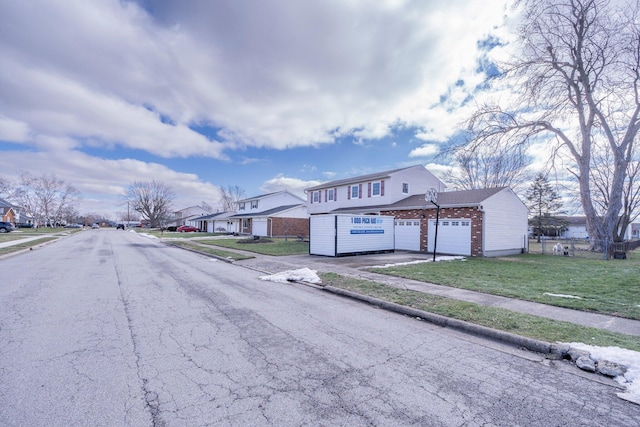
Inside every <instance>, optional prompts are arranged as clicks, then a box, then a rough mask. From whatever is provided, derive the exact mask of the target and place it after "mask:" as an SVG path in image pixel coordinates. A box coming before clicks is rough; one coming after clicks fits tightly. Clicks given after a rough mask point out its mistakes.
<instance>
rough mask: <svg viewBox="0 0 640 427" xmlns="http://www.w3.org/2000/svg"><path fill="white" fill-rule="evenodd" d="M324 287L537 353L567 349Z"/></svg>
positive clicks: (560, 352) (560, 353)
mask: <svg viewBox="0 0 640 427" xmlns="http://www.w3.org/2000/svg"><path fill="white" fill-rule="evenodd" d="M322 289H323V290H325V291H328V292H331V293H333V294H336V295H341V296H345V297H348V298H352V299H355V300H359V301H364V302H367V303H369V304H371V305H374V306H376V307H380V308H382V309H385V310H389V311H393V312H395V313H399V314H404V315H407V316H411V317H418V318H420V319H423V320H426V321H428V322H431V323H433V324H436V325H438V326H442V327H449V328H453V329H457V330H460V331H463V332H469V333H472V334H476V335H480V336H483V337H486V338H490V339H493V340H496V341H500V342H503V343H507V344H511V345H514V346H517V347H522V348H525V349H527V350H530V351H533V352H536V353H543V354H552V355H555V356H563V355H564V354H565V353H566V351H567V349H566V348H565V346H562V345H559V344H552V343H548V342H546V341H540V340H536V339H533V338H527V337H523V336H520V335H516V334H512V333H509V332H504V331H499V330H497V329H492V328H489V327H486V326H481V325H476V324H474V323H469V322H465V321H464V320H458V319H452V318H450V317H446V316H442V315H440V314H434V313H429V312H426V311H422V310H418V309H415V308H411V307H407V306H404V305H400V304H396V303H393V302H388V301H384V300H380V299H377V298H373V297H369V296H366V295H361V294H357V293H355V292H351V291H347V290H345V289H340V288H336V287H333V286H325V287H323V288H322Z"/></svg>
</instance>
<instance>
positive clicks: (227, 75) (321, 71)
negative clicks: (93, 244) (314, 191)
mask: <svg viewBox="0 0 640 427" xmlns="http://www.w3.org/2000/svg"><path fill="white" fill-rule="evenodd" d="M511 11H512V9H511V8H510V5H509V2H508V1H503V0H489V1H484V2H478V1H473V0H432V1H423V0H415V1H413V0H305V1H304V2H301V1H297V0H243V1H237V0H215V1H168V0H167V1H165V0H158V1H154V0H139V1H133V0H92V1H84V0H64V1H63V0H59V1H52V0H30V1H28V2H16V1H13V0H0V164H1V165H2V167H1V168H0V177H2V178H4V179H8V180H12V181H16V180H17V177H18V176H19V175H20V173H22V172H29V173H31V174H35V175H44V174H46V175H54V176H56V177H57V178H59V179H62V180H63V181H64V182H65V183H66V184H70V185H73V186H74V187H75V188H76V189H77V190H78V191H79V192H80V194H81V195H82V199H81V200H80V201H79V203H78V210H79V212H80V213H98V214H103V215H105V216H107V217H111V219H117V218H115V216H116V215H117V212H123V209H126V208H123V206H122V204H121V200H122V195H123V194H124V193H125V191H126V188H127V187H128V186H129V185H131V184H132V183H134V182H148V181H152V180H156V181H160V182H163V183H166V184H168V185H169V186H171V187H172V188H173V189H174V191H175V193H176V200H175V202H174V208H176V210H177V209H182V208H186V207H189V206H194V205H199V204H200V203H201V202H202V201H204V202H206V203H207V204H209V205H210V206H212V207H213V208H214V209H216V208H218V207H219V201H220V188H229V187H231V186H233V187H235V186H237V187H240V188H241V189H243V190H244V195H245V196H246V197H254V196H257V195H261V194H265V193H270V192H274V191H280V190H285V189H287V190H289V191H290V192H292V193H294V194H297V195H299V196H302V197H304V193H303V191H304V189H305V188H308V187H311V186H314V185H317V184H320V183H322V182H325V181H329V180H334V179H342V178H347V177H352V176H358V175H363V174H368V173H374V172H380V171H384V170H390V169H396V168H401V167H405V166H411V165H416V164H422V165H425V166H426V167H427V168H428V169H429V170H431V171H432V172H434V173H435V174H436V175H438V176H440V177H441V178H442V177H443V176H444V175H443V173H444V172H445V171H446V169H447V165H446V164H443V161H442V160H441V159H440V158H438V157H436V155H437V154H438V152H439V150H440V147H442V146H444V145H445V144H447V143H448V142H449V141H451V140H455V138H456V136H457V135H459V133H460V131H461V125H460V123H461V122H462V120H463V119H464V117H465V116H466V115H467V114H468V113H469V111H470V109H471V108H472V107H473V106H474V105H477V102H478V99H479V97H481V96H482V88H483V87H485V86H484V84H483V83H484V81H485V79H486V77H487V75H488V74H490V73H491V72H492V71H494V70H495V67H494V66H493V64H492V62H491V60H490V59H489V58H490V55H491V54H492V51H495V49H496V45H498V43H496V42H495V41H496V40H498V38H500V37H504V36H505V34H509V31H508V30H509V25H510V22H511V21H510V19H509V17H510V13H511ZM511 23H512V22H511ZM0 197H2V195H0Z"/></svg>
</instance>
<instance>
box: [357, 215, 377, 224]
mask: <svg viewBox="0 0 640 427" xmlns="http://www.w3.org/2000/svg"><path fill="white" fill-rule="evenodd" d="M351 224H382V218H376V217H368V216H365V217H351Z"/></svg>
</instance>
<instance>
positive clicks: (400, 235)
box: [394, 219, 420, 251]
mask: <svg viewBox="0 0 640 427" xmlns="http://www.w3.org/2000/svg"><path fill="white" fill-rule="evenodd" d="M394 230H395V238H396V244H395V248H396V249H398V250H403V251H419V250H420V221H419V220H417V219H416V220H409V219H397V220H395V227H394Z"/></svg>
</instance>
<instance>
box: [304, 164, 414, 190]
mask: <svg viewBox="0 0 640 427" xmlns="http://www.w3.org/2000/svg"><path fill="white" fill-rule="evenodd" d="M418 166H420V167H422V168H424V166H422V165H413V166H409V167H406V168H400V169H392V170H388V171H384V172H376V173H372V174H369V175H360V176H354V177H351V178H345V179H338V180H335V181H328V182H325V183H324V184H320V185H316V186H314V187H309V188H307V189H306V190H305V191H314V190H319V189H321V188H326V187H340V186H342V185H347V184H354V183H359V182H363V181H374V180H377V179H382V178H388V177H389V176H390V175H391V174H394V173H396V172H400V171H403V170H407V169H412V168H415V167H418ZM425 170H426V168H425Z"/></svg>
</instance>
